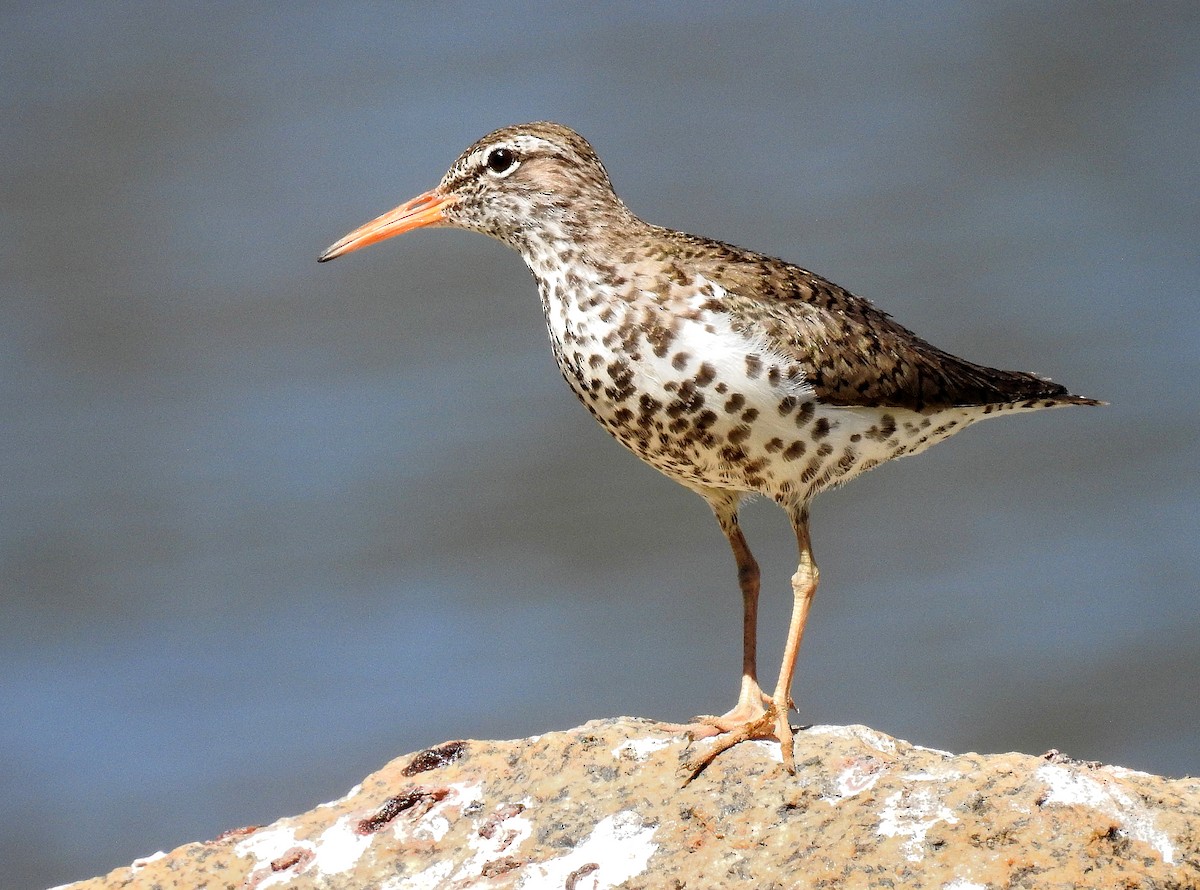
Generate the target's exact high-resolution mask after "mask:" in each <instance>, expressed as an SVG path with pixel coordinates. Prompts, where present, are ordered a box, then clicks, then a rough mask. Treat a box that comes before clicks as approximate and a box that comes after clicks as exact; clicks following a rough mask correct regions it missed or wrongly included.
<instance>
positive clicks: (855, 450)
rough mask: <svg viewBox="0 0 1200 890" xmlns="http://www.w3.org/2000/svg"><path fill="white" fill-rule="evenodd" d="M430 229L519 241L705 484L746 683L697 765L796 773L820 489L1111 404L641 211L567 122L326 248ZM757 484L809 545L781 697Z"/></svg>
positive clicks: (627, 418) (501, 138)
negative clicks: (732, 566)
mask: <svg viewBox="0 0 1200 890" xmlns="http://www.w3.org/2000/svg"><path fill="white" fill-rule="evenodd" d="M433 226H445V227H452V228H459V229H468V230H470V231H474V232H482V233H483V234H485V235H490V236H492V237H493V238H496V239H498V240H500V241H502V242H503V243H505V244H507V245H508V246H509V247H512V248H513V249H514V250H516V251H517V252H519V253H520V254H521V256H522V257H523V258H524V260H525V263H526V264H527V265H528V266H529V268H530V270H531V271H532V272H533V276H534V278H535V279H536V280H537V285H538V291H539V293H540V294H541V298H542V309H543V310H544V311H545V315H546V325H547V327H548V328H549V331H550V342H551V345H552V347H553V349H554V357H555V359H557V361H558V366H559V368H560V369H561V371H562V374H563V377H565V378H566V381H567V383H568V384H569V385H570V387H571V389H572V390H574V392H575V394H576V395H577V396H578V397H579V399H580V401H582V402H583V404H584V406H585V407H586V408H587V409H588V411H590V412H591V413H592V416H594V417H595V418H596V420H598V421H599V422H600V424H601V425H602V426H603V427H604V428H605V429H607V430H608V431H609V432H610V433H612V435H613V436H615V437H616V438H617V439H618V441H620V442H621V443H622V444H623V445H624V446H625V447H626V448H628V449H629V450H630V451H632V452H633V453H634V454H636V455H637V456H638V457H640V458H641V459H642V460H644V461H645V462H646V463H648V464H650V465H651V466H653V467H655V468H657V469H658V470H660V471H662V472H663V473H665V474H666V475H667V476H669V477H671V478H672V479H674V480H675V481H676V482H679V483H680V484H682V485H685V486H687V487H688V488H690V489H691V490H692V491H694V492H696V493H697V494H699V495H700V496H701V497H702V498H704V500H705V501H707V502H708V505H709V507H711V508H712V511H713V513H714V514H715V515H716V518H717V522H718V523H719V524H720V526H721V530H722V531H723V532H724V534H725V537H726V538H727V539H728V541H729V545H730V547H731V548H732V549H733V556H734V559H735V560H736V563H737V577H738V583H739V584H740V586H741V592H742V604H743V625H742V645H743V650H742V682H741V691H740V694H739V695H738V700H737V704H736V705H735V706H734V707H733V708H732V709H731V710H729V711H728V712H726V713H725V714H722V715H720V716H719V717H701V718H697V722H696V723H695V724H692V726H693V728H694V729H696V730H697V733H698V734H716V735H718V736H719V738H718V740H717V742H716V744H715V746H714V747H713V748H712V749H711V750H710V751H709V752H707V753H706V755H705V756H704V758H702V759H701V760H700V761H698V766H697V768H700V767H702V766H703V765H704V764H706V763H708V762H709V761H710V760H711V759H712V758H713V757H715V756H716V755H717V754H718V753H720V752H721V751H723V750H725V749H727V748H729V747H730V746H732V745H734V744H736V743H738V742H740V741H743V740H745V739H750V738H770V737H774V738H776V739H778V740H779V742H780V744H781V748H782V758H783V763H784V765H785V766H786V768H787V769H788V770H789V771H791V772H794V771H795V762H794V753H793V744H792V729H791V726H790V725H789V721H788V711H789V709H790V708H791V707H793V705H792V700H791V687H792V674H793V671H794V669H795V664H796V654H797V651H798V650H799V648H800V640H801V638H802V636H803V634H804V625H805V621H806V619H807V618H808V612H809V607H810V606H811V604H812V600H813V594H814V593H815V592H816V589H817V566H816V563H815V562H814V561H813V555H812V546H811V543H810V540H809V532H808V506H809V503H810V502H811V501H812V499H813V497H814V496H815V495H816V494H817V493H818V492H821V491H824V490H825V489H827V488H831V487H833V486H835V485H840V484H841V483H843V482H846V481H848V480H850V479H852V478H854V477H855V476H857V475H858V474H859V473H863V472H865V471H866V470H869V469H871V468H872V467H875V466H877V465H879V464H881V463H883V462H884V461H886V460H890V459H892V458H895V457H904V456H907V455H911V454H917V453H919V452H921V451H924V450H925V449H926V448H928V447H929V446H930V445H933V444H934V443H935V442H940V441H941V440H943V439H945V438H947V437H949V436H951V435H953V434H954V433H957V432H959V431H960V430H962V429H965V428H966V427H967V426H970V425H971V424H972V423H974V422H975V421H977V420H982V419H983V418H985V417H992V416H995V415H999V414H1006V413H1008V414H1011V413H1017V412H1024V411H1037V410H1040V409H1042V408H1058V407H1061V406H1064V405H1098V404H1102V403H1101V402H1097V401H1096V400H1094V399H1086V398H1083V397H1081V396H1076V395H1072V394H1071V393H1070V392H1068V391H1067V390H1066V389H1065V388H1064V387H1062V386H1060V385H1058V384H1056V383H1051V382H1050V381H1049V380H1046V379H1044V378H1042V377H1038V376H1036V375H1033V374H1028V373H1024V372H1020V371H1001V370H997V369H994V368H988V367H984V366H982V365H977V364H974V363H972V362H968V361H965V360H963V359H960V358H956V357H955V356H953V355H950V354H949V353H946V352H943V351H942V350H940V349H938V348H936V347H934V346H932V345H930V344H929V343H927V342H925V341H924V340H922V339H921V338H920V337H918V336H917V335H916V334H914V333H912V332H911V331H909V330H908V329H906V328H904V327H901V326H900V325H899V324H897V323H896V322H895V321H893V320H892V319H891V317H890V316H888V315H887V314H885V313H884V312H882V311H880V310H879V309H877V308H875V306H874V305H872V304H871V303H869V302H868V301H867V300H864V299H862V298H860V297H856V296H854V295H853V294H851V293H849V292H848V291H846V290H844V289H843V288H841V287H839V286H838V285H836V284H834V283H832V282H830V281H827V280H826V279H824V278H821V277H820V276H818V275H815V274H813V273H812V272H809V271H808V270H806V269H802V268H800V267H798V266H793V265H791V264H790V263H786V262H784V261H782V260H779V259H775V258H773V257H769V256H765V255H763V254H759V253H754V252H752V251H749V250H743V249H742V248H739V247H734V246H732V245H730V244H725V243H722V242H720V241H713V240H710V239H708V238H699V237H696V236H694V235H687V234H684V233H683V232H676V231H673V230H671V229H665V228H662V227H660V226H655V225H652V224H650V223H647V222H643V221H642V220H641V219H639V218H638V217H636V216H634V215H633V213H632V212H630V210H629V209H628V208H627V207H626V206H625V204H624V203H623V202H622V201H621V200H620V198H618V197H617V195H616V193H615V192H614V191H613V187H612V184H611V182H610V181H609V177H608V173H607V171H606V170H605V168H604V165H603V164H602V163H601V162H600V159H599V158H598V157H597V156H596V153H595V152H594V151H593V150H592V147H591V146H590V145H589V144H588V143H587V141H586V140H584V139H583V137H581V136H580V135H579V134H577V133H575V132H574V131H573V130H571V129H569V128H567V127H564V126H561V125H559V124H554V123H547V122H540V123H531V124H522V125H520V126H513V127H505V128H503V129H500V130H496V131H495V132H494V133H491V134H489V135H487V136H485V137H484V138H482V139H480V140H479V141H478V142H476V143H475V144H474V145H472V146H471V147H470V148H468V149H467V150H466V151H465V152H463V154H462V155H461V156H460V157H459V158H458V160H456V161H455V162H454V164H453V165H451V167H450V170H449V172H448V173H446V175H445V176H444V177H443V178H442V181H441V182H440V183H439V184H438V186H437V187H436V188H434V189H432V190H431V191H428V192H425V193H424V194H421V195H418V196H417V197H415V198H413V199H412V200H411V201H408V202H406V203H404V204H401V205H400V206H399V207H397V208H396V209H395V210H392V211H391V212H389V213H385V214H384V215H383V216H380V217H379V218H377V219H375V220H372V221H371V222H369V223H366V224H365V225H363V226H361V227H360V228H358V229H355V230H354V231H353V232H351V233H350V234H349V235H347V236H346V237H345V238H343V239H342V240H340V241H338V242H337V243H336V244H334V245H332V246H331V247H330V248H329V249H328V250H327V251H325V253H324V254H322V255H321V257H320V261H321V262H324V261H326V260H332V259H334V258H336V257H339V256H341V255H342V254H345V253H349V252H350V251H352V250H357V249H358V248H360V247H365V246H366V245H368V244H373V243H374V242H376V241H381V240H383V239H384V238H389V237H391V236H393V235H399V234H400V233H402V232H407V231H410V230H411V229H416V228H422V227H433ZM751 494H762V495H766V496H767V497H770V498H771V499H772V500H774V501H775V502H776V503H777V504H779V505H780V506H781V507H782V508H783V509H784V510H785V511H786V512H787V514H788V516H789V518H790V519H791V522H792V527H793V528H794V530H795V533H796V539H797V541H798V542H799V548H800V562H799V567H798V569H797V570H796V573H795V575H793V576H792V593H793V606H792V615H791V623H790V625H789V627H788V634H787V642H786V645H785V646H784V653H783V663H782V665H781V667H780V670H779V679H778V682H777V683H776V685H775V690H774V692H773V694H771V695H770V696H768V695H766V694H765V693H764V692H763V691H762V689H761V687H760V686H759V682H758V672H757V667H756V661H755V650H756V645H755V635H756V629H757V611H758V593H759V570H758V564H757V563H756V561H755V559H754V557H753V555H752V554H751V553H750V548H749V546H748V545H747V544H746V539H745V537H744V536H743V534H742V531H741V528H740V527H739V525H738V508H739V506H740V504H741V503H742V501H743V499H744V498H745V497H747V495H751Z"/></svg>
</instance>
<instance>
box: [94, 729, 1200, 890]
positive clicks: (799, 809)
mask: <svg viewBox="0 0 1200 890" xmlns="http://www.w3.org/2000/svg"><path fill="white" fill-rule="evenodd" d="M708 744H711V743H709V742H697V743H694V744H693V745H692V746H691V747H690V748H689V742H688V739H687V738H686V737H685V736H682V735H678V734H671V733H668V732H665V731H664V730H663V729H662V728H661V727H658V726H656V725H655V724H652V723H648V722H645V721H638V720H630V719H616V720H601V721H594V722H592V723H588V724H587V725H585V726H582V727H579V728H577V729H572V730H569V731H566V732H553V733H547V734H546V735H542V736H535V737H534V738H529V739H520V740H517V741H508V742H488V741H461V742H448V743H446V744H444V745H440V746H438V747H436V748H431V749H429V750H426V751H421V752H418V753H416V754H412V755H407V756H404V757H400V758H398V759H396V760H394V761H392V762H391V763H389V764H388V765H387V766H385V767H384V768H383V769H381V770H380V771H379V772H377V773H374V774H373V775H371V776H368V777H367V778H366V779H365V780H364V781H363V782H362V784H361V785H359V786H358V787H356V788H354V789H352V790H351V791H350V793H349V794H347V795H346V796H345V797H343V798H342V799H340V800H336V801H333V802H332V803H327V804H321V805H320V806H318V807H316V808H315V809H313V810H311V811H309V812H307V813H304V814H302V815H299V816H293V817H289V818H285V819H280V820H279V821H278V822H275V823H274V824H272V825H268V826H264V827H261V828H242V829H237V830H234V831H230V832H226V833H225V834H223V835H222V836H220V837H218V838H216V839H215V840H212V841H207V842H204V843H193V844H187V845H185V846H182V847H179V848H178V849H176V850H174V851H172V852H171V853H166V854H163V853H159V854H156V855H154V856H150V857H147V858H145V859H140V860H137V861H136V862H134V863H133V865H131V866H129V867H128V868H119V869H117V870H116V871H113V872H111V873H110V874H109V875H107V876H105V877H100V878H95V879H93V880H90V881H83V882H80V883H77V884H72V885H70V886H71V887H72V888H77V890H85V888H86V890H101V888H118V887H121V888H147V890H150V888H154V890H169V888H189V890H191V888H210V890H216V888H226V887H228V888H234V887H239V888H243V887H244V888H254V890H268V888H273V887H288V888H322V890H333V888H368V887H369V888H380V890H417V888H440V887H447V888H476V887H497V888H499V887H522V888H565V890H593V888H607V887H647V888H650V887H654V888H658V887H662V888H684V887H687V888H711V887H753V888H772V887H798V888H808V887H830V888H833V887H838V888H840V887H847V888H851V887H853V888H857V887H894V888H899V887H903V888H922V887H937V888H943V890H975V888H1001V887H1031V888H1032V887H1036V888H1058V887H1062V888H1067V887H1070V888H1077V887H1096V888H1100V887H1103V888H1135V887H1138V888H1152V887H1153V888H1184V887H1188V888H1196V887H1200V780H1197V779H1181V780H1168V779H1163V778H1160V777H1157V776H1151V775H1147V774H1145V773H1139V772H1133V771H1131V770H1127V769H1122V768H1120V767H1110V766H1100V765H1098V764H1085V763H1079V762H1076V761H1072V760H1070V759H1069V758H1066V757H1063V756H1061V755H1058V754H1057V753H1053V752H1052V753H1050V754H1047V755H1045V756H1043V757H1032V756H1027V755H1023V754H1003V755H989V756H983V755H979V754H963V755H958V756H956V755H952V754H947V753H945V752H942V751H934V750H931V749H928V748H921V747H917V746H914V745H910V744H908V743H906V742H902V741H898V740H896V739H893V738H890V737H888V736H885V735H882V734H880V733H877V732H875V731H873V730H871V729H867V728H866V727H861V726H849V727H841V726H814V727H811V728H809V729H807V730H805V731H803V732H800V733H798V734H797V736H796V765H797V773H796V775H795V776H789V775H788V774H787V773H786V772H784V770H783V768H782V766H781V764H780V757H779V746H778V744H776V743H767V742H752V743H745V744H742V745H738V746H736V747H735V748H733V749H732V750H730V751H727V752H726V753H724V754H722V755H721V756H720V757H719V758H717V760H715V761H714V762H713V763H712V764H711V765H710V766H709V767H708V768H707V769H706V770H705V771H703V772H702V773H701V774H700V775H699V776H698V777H697V778H696V779H695V780H694V781H692V782H690V783H687V784H685V782H686V779H687V773H686V772H685V771H684V770H683V769H682V765H683V763H684V762H685V761H686V760H687V758H688V757H689V756H692V755H695V754H696V753H697V752H698V751H703V750H704V749H705V747H706V746H707V745H708Z"/></svg>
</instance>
